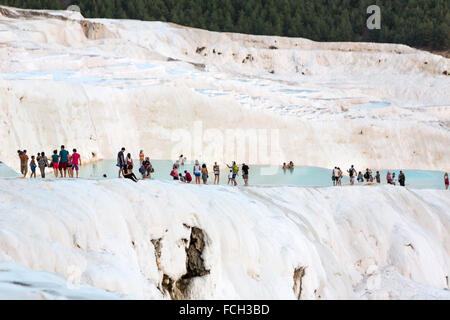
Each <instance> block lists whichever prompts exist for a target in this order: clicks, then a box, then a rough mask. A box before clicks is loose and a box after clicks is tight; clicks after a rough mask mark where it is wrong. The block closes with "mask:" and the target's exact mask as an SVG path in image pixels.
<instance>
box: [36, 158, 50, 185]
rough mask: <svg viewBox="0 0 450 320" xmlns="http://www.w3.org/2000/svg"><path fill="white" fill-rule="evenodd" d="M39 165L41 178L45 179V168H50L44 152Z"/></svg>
mask: <svg viewBox="0 0 450 320" xmlns="http://www.w3.org/2000/svg"><path fill="white" fill-rule="evenodd" d="M37 164H38V166H39V170H40V171H41V178H42V179H45V168H47V167H49V164H48V159H47V157H46V156H45V153H44V152H41V154H40V156H39V160H38V163H37Z"/></svg>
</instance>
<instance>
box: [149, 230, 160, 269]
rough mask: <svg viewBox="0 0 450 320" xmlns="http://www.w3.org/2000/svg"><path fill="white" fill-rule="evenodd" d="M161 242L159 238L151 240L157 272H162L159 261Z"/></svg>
mask: <svg viewBox="0 0 450 320" xmlns="http://www.w3.org/2000/svg"><path fill="white" fill-rule="evenodd" d="M161 240H162V239H161V238H159V239H154V240H151V242H152V244H153V246H154V247H155V258H156V266H157V267H158V270H159V271H162V269H161V262H160V261H161V248H162V246H161Z"/></svg>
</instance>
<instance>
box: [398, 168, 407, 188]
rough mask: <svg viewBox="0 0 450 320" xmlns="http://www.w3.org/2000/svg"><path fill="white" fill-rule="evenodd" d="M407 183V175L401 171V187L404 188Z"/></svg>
mask: <svg viewBox="0 0 450 320" xmlns="http://www.w3.org/2000/svg"><path fill="white" fill-rule="evenodd" d="M405 182H406V177H405V174H404V173H403V171H400V174H399V175H398V183H400V186H401V187H404V186H405Z"/></svg>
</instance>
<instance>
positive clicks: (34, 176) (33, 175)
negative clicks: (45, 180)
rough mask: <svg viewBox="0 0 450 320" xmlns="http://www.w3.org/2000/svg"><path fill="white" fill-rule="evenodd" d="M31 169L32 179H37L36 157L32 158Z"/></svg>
mask: <svg viewBox="0 0 450 320" xmlns="http://www.w3.org/2000/svg"><path fill="white" fill-rule="evenodd" d="M30 169H31V174H30V178H36V161H35V160H34V156H31V161H30Z"/></svg>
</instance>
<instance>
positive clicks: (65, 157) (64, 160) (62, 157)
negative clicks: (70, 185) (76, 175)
mask: <svg viewBox="0 0 450 320" xmlns="http://www.w3.org/2000/svg"><path fill="white" fill-rule="evenodd" d="M68 162H69V151H67V150H66V149H65V148H64V146H61V151H60V152H59V174H60V176H61V178H62V177H63V170H64V178H65V177H66V175H67V164H68Z"/></svg>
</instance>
